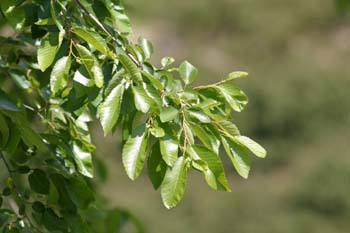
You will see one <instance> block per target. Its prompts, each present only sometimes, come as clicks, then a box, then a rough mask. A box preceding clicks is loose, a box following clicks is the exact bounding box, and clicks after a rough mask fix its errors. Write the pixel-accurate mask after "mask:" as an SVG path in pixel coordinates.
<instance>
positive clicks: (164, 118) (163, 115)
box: [160, 106, 179, 123]
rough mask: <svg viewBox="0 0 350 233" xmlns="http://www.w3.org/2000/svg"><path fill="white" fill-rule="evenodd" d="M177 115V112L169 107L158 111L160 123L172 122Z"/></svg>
mask: <svg viewBox="0 0 350 233" xmlns="http://www.w3.org/2000/svg"><path fill="white" fill-rule="evenodd" d="M178 115H179V110H178V109H176V108H174V107H172V106H169V107H165V108H163V109H162V110H161V111H160V121H161V122H163V123H164V122H168V121H172V120H174V119H175V118H177V117H178Z"/></svg>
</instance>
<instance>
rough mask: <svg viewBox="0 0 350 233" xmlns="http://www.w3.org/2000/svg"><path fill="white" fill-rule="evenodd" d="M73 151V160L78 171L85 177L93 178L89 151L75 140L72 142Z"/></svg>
mask: <svg viewBox="0 0 350 233" xmlns="http://www.w3.org/2000/svg"><path fill="white" fill-rule="evenodd" d="M73 153H74V161H75V163H76V165H77V167H78V171H79V173H80V174H82V175H84V176H86V177H89V178H93V177H94V170H93V164H92V155H91V152H89V151H87V150H86V149H85V148H82V146H80V145H79V144H78V143H77V142H74V143H73Z"/></svg>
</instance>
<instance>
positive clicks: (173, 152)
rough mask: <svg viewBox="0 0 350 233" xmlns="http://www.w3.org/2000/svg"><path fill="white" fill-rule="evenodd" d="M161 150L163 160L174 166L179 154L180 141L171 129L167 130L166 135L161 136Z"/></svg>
mask: <svg viewBox="0 0 350 233" xmlns="http://www.w3.org/2000/svg"><path fill="white" fill-rule="evenodd" d="M159 143H160V152H161V154H162V158H163V160H164V161H165V162H166V164H168V166H170V167H172V166H173V165H174V163H175V161H176V159H177V154H178V150H179V142H178V140H177V139H176V136H175V134H174V133H173V132H171V131H170V130H167V129H166V130H165V136H164V137H163V138H160V140H159Z"/></svg>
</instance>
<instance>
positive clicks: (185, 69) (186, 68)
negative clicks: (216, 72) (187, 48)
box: [179, 61, 198, 85]
mask: <svg viewBox="0 0 350 233" xmlns="http://www.w3.org/2000/svg"><path fill="white" fill-rule="evenodd" d="M179 73H180V77H181V78H182V80H183V81H184V83H185V84H186V85H188V84H190V83H192V82H193V81H194V80H195V78H196V77H197V74H198V70H197V68H196V67H194V66H193V65H192V64H191V63H189V62H188V61H184V62H183V63H182V64H181V65H180V67H179Z"/></svg>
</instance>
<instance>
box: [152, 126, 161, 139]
mask: <svg viewBox="0 0 350 233" xmlns="http://www.w3.org/2000/svg"><path fill="white" fill-rule="evenodd" d="M149 132H150V133H151V134H152V135H153V136H154V137H156V138H162V137H164V136H165V132H164V129H162V128H160V127H155V126H153V127H152V128H150V129H149Z"/></svg>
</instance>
